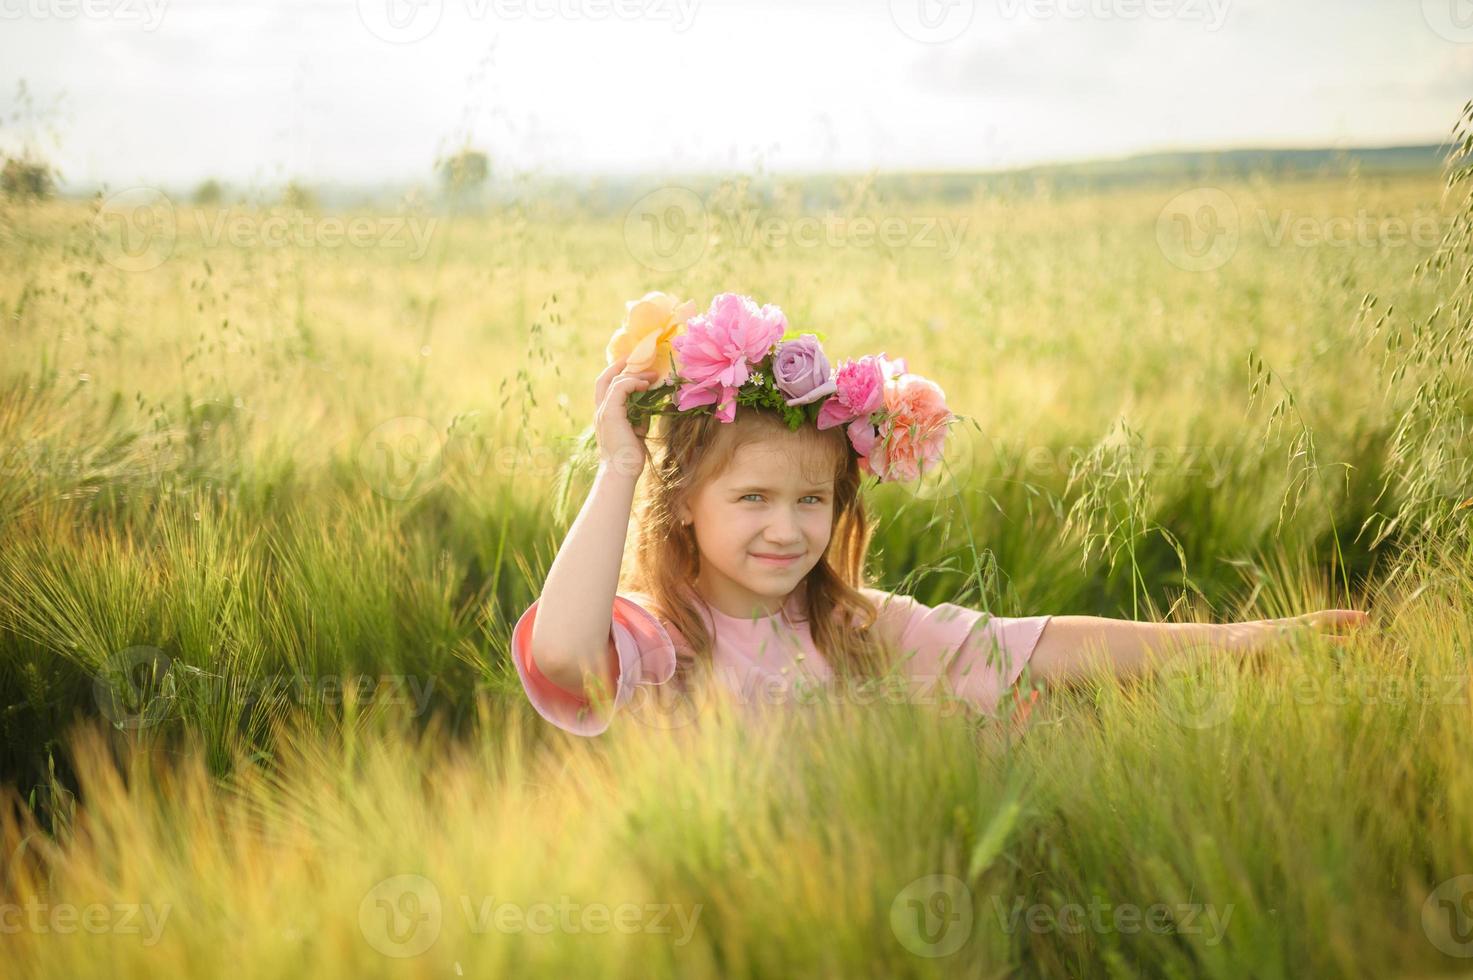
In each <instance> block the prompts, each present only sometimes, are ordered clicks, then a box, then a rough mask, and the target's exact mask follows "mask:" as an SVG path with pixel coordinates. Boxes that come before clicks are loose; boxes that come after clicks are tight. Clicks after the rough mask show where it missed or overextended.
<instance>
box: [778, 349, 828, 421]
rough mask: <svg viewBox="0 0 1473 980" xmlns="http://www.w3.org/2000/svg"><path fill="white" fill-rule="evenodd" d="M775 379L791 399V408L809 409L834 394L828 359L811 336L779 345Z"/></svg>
mask: <svg viewBox="0 0 1473 980" xmlns="http://www.w3.org/2000/svg"><path fill="white" fill-rule="evenodd" d="M772 379H773V381H775V382H776V383H777V386H778V388H779V389H780V390H781V391H782V393H783V394H785V395H787V396H788V397H787V399H785V400H786V402H787V404H789V405H794V406H796V405H807V404H809V403H810V402H816V401H818V400H819V399H820V398H822V397H823V396H824V395H832V394H833V393H834V379H833V378H832V377H830V375H829V359H828V358H827V357H826V356H824V352H823V348H822V347H821V346H819V343H818V338H817V337H815V336H814V335H813V334H811V333H805V334H804V335H803V336H801V337H799V338H798V339H797V340H789V341H785V342H783V343H781V344H778V345H777V350H776V351H775V352H773V355H772Z"/></svg>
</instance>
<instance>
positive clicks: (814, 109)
mask: <svg viewBox="0 0 1473 980" xmlns="http://www.w3.org/2000/svg"><path fill="white" fill-rule="evenodd" d="M21 81H24V82H25V83H26V84H27V85H28V87H29V88H30V90H31V92H32V95H33V98H34V103H35V115H36V116H38V117H39V119H38V120H33V121H32V122H29V123H28V122H27V121H26V120H24V119H22V120H19V121H18V120H17V119H16V118H15V116H16V114H17V112H18V110H19V108H20V106H19V103H18V99H17V91H18V87H19V83H20V82H21ZM0 84H3V89H0V110H3V114H4V129H3V130H0V140H4V141H5V145H6V147H8V148H10V149H12V150H13V149H14V147H15V145H16V143H17V141H19V140H21V139H24V138H27V137H30V138H33V139H41V140H42V145H43V147H44V149H45V150H46V152H47V153H48V154H49V155H50V156H51V157H52V158H53V159H56V160H58V161H59V162H60V164H61V166H62V169H63V173H64V176H65V178H66V180H67V183H68V184H69V185H76V184H95V183H100V182H107V183H109V184H111V185H113V186H123V185H129V184H135V183H188V182H191V181H194V180H197V179H199V178H201V177H204V176H214V177H219V178H223V179H226V180H229V181H233V182H275V181H278V180H281V179H284V178H287V177H294V178H299V179H305V180H308V181H333V180H336V181H343V182H348V183H362V182H373V181H378V180H390V181H401V180H418V179H422V178H424V177H425V176H427V175H428V174H429V172H430V168H431V165H432V162H433V160H434V159H435V158H436V156H437V155H438V154H439V153H440V152H441V151H443V150H444V149H445V148H446V147H448V146H452V145H458V144H459V143H460V142H462V141H463V140H464V139H465V138H467V137H469V139H470V141H471V142H472V143H473V144H475V145H477V146H479V147H481V148H483V149H486V150H488V151H489V152H490V153H491V155H492V157H493V160H494V162H495V165H496V167H497V169H498V171H499V172H501V173H503V174H505V173H510V172H515V171H520V170H536V171H539V172H543V173H567V172H583V173H628V172H633V171H657V172H663V171H688V170H704V169H717V170H722V171H729V170H742V171H750V170H753V169H755V168H763V169H766V170H782V171H804V170H810V171H811V170H823V169H841V170H866V169H869V168H875V167H878V168H881V169H901V168H923V169H933V168H973V169H975V168H983V169H985V168H995V167H1003V166H1012V165H1017V164H1025V163H1033V162H1041V161H1053V160H1065V159H1080V158H1088V157H1099V156H1113V155H1119V154H1124V153H1130V152H1136V151H1141V150H1152V149H1168V148H1177V147H1192V148H1196V147H1225V146H1250V145H1251V146H1310V145H1319V146H1324V145H1339V146H1346V145H1386V144H1394V143H1422V142H1439V141H1440V140H1441V139H1442V138H1443V137H1444V135H1445V134H1446V132H1447V130H1448V128H1449V127H1450V126H1451V124H1452V122H1453V120H1454V118H1455V116H1456V115H1457V112H1458V109H1459V108H1460V107H1461V105H1462V103H1463V101H1464V100H1465V99H1467V98H1469V97H1470V96H1473V3H1470V2H1469V0H1425V2H1424V0H829V2H825V0H809V2H800V0H783V2H769V0H0ZM48 134H49V135H48Z"/></svg>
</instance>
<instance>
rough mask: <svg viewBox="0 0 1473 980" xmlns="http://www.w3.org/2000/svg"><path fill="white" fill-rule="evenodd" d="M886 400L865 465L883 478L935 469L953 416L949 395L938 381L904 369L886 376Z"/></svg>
mask: <svg viewBox="0 0 1473 980" xmlns="http://www.w3.org/2000/svg"><path fill="white" fill-rule="evenodd" d="M884 400H885V418H884V421H883V422H882V423H881V425H880V431H879V434H878V436H877V437H876V439H875V441H874V444H873V445H872V446H871V448H870V451H869V452H868V453H864V454H862V455H864V457H865V458H864V459H863V460H861V468H862V469H864V470H865V471H866V472H868V473H871V474H873V475H874V476H877V477H879V478H880V479H881V480H882V481H892V480H914V479H916V478H918V477H919V476H921V474H923V473H927V472H929V471H930V470H932V469H934V468H935V467H936V465H937V463H939V462H940V460H941V454H942V452H943V451H944V450H945V448H946V435H947V429H948V425H949V424H950V422H951V420H952V418H953V416H952V414H951V411H950V409H948V408H947V407H946V395H945V394H944V393H943V392H942V390H941V388H940V387H939V386H938V385H937V384H936V383H935V382H934V381H931V380H929V379H927V378H923V377H921V376H920V375H917V374H908V373H905V372H904V371H903V370H901V371H898V372H896V373H895V374H893V375H891V376H890V377H889V378H887V379H886V381H885V388H884ZM856 448H857V447H856Z"/></svg>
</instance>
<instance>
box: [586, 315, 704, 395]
mask: <svg viewBox="0 0 1473 980" xmlns="http://www.w3.org/2000/svg"><path fill="white" fill-rule="evenodd" d="M695 312H696V304H695V300H686V301H685V302H683V303H682V302H680V301H679V300H677V299H676V298H675V297H673V296H669V295H666V294H665V293H658V292H650V293H645V294H644V296H643V297H642V298H640V299H632V300H630V301H629V302H627V303H625V304H624V324H623V326H621V327H619V329H618V330H615V331H614V335H613V336H612V337H610V338H609V345H608V348H607V349H606V350H605V352H604V353H605V356H606V357H607V358H608V360H607V363H609V364H613V363H614V362H615V361H617V360H618V359H619V358H621V357H627V358H629V362H628V363H627V364H625V365H624V370H626V371H629V372H631V373H638V372H640V371H658V372H659V376H658V377H656V378H655V380H654V382H653V383H652V384H651V385H650V387H651V388H658V387H659V386H660V385H662V384H664V383H665V382H666V381H668V380H670V375H671V373H672V372H673V370H674V361H673V355H672V352H671V349H670V341H671V340H672V339H674V338H675V336H676V335H677V334H679V333H680V331H681V330H682V329H683V328H684V327H685V321H687V320H689V319H690V318H691V317H692V316H694V315H695Z"/></svg>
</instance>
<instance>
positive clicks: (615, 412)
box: [593, 357, 655, 477]
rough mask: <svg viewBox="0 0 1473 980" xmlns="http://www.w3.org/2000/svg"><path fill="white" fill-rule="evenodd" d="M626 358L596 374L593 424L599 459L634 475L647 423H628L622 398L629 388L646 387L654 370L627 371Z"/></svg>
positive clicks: (640, 467)
mask: <svg viewBox="0 0 1473 980" xmlns="http://www.w3.org/2000/svg"><path fill="white" fill-rule="evenodd" d="M628 360H629V358H627V357H621V358H619V359H618V360H617V361H615V362H614V363H613V364H610V365H609V366H608V367H606V368H604V372H603V373H602V374H600V375H599V376H598V381H597V383H596V384H595V385H594V393H593V403H594V408H595V414H594V422H593V427H594V433H595V435H596V436H597V438H598V458H599V462H600V463H609V464H611V465H612V466H613V467H614V468H615V470H616V471H618V472H619V473H622V474H625V475H628V476H634V477H637V476H639V474H640V472H641V471H642V470H643V469H644V462H645V459H646V458H647V454H646V451H645V445H644V437H645V436H646V435H648V434H649V428H650V424H649V422H648V421H645V422H642V423H640V425H639V428H637V429H636V428H635V427H634V426H632V425H630V424H629V415H628V407H627V405H626V404H625V402H626V400H627V399H628V397H629V395H630V393H631V392H635V391H644V390H645V389H646V388H648V387H649V386H650V384H651V383H652V382H653V381H654V380H655V372H654V371H639V372H636V373H634V374H630V373H629V372H627V371H625V370H624V365H625V364H626V363H627V362H628Z"/></svg>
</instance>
